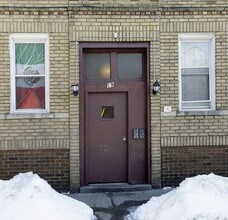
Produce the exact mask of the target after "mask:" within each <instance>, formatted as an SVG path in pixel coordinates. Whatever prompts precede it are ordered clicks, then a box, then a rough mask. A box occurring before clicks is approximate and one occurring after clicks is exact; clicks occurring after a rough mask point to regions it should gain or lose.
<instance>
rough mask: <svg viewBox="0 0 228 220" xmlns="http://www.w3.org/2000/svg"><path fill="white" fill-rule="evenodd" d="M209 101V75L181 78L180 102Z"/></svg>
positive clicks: (184, 76)
mask: <svg viewBox="0 0 228 220" xmlns="http://www.w3.org/2000/svg"><path fill="white" fill-rule="evenodd" d="M209 99H210V97H209V75H183V76H182V101H200V100H209Z"/></svg>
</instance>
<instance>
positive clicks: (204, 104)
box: [182, 102, 210, 109]
mask: <svg viewBox="0 0 228 220" xmlns="http://www.w3.org/2000/svg"><path fill="white" fill-rule="evenodd" d="M182 108H185V109H199V108H201V109H202V108H204V109H207V108H210V102H192V103H182Z"/></svg>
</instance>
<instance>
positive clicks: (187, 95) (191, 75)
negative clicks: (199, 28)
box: [179, 33, 215, 111]
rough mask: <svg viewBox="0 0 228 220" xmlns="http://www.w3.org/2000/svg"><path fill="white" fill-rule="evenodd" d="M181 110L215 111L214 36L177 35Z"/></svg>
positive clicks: (196, 34) (197, 34)
mask: <svg viewBox="0 0 228 220" xmlns="http://www.w3.org/2000/svg"><path fill="white" fill-rule="evenodd" d="M179 77H180V85H179V88H180V90H179V94H180V110H182V111H192V110H195V111H198V110H215V39H214V34H210V33H209V34H199V33H194V34H193V33H192V34H189V33H188V34H180V35H179Z"/></svg>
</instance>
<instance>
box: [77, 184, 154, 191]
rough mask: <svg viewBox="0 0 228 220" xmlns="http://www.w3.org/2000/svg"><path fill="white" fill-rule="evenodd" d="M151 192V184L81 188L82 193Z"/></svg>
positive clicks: (100, 185)
mask: <svg viewBox="0 0 228 220" xmlns="http://www.w3.org/2000/svg"><path fill="white" fill-rule="evenodd" d="M147 190H151V185H150V184H128V183H99V184H89V185H88V186H83V187H80V193H102V192H134V191H147Z"/></svg>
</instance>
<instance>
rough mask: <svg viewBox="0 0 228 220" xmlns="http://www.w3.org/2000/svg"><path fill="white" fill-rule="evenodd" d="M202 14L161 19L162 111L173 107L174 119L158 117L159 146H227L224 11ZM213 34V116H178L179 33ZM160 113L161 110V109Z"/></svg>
mask: <svg viewBox="0 0 228 220" xmlns="http://www.w3.org/2000/svg"><path fill="white" fill-rule="evenodd" d="M222 13H223V15H222V16H221V15H220V12H219V13H218V11H214V13H211V12H208V11H203V12H202V13H200V14H196V15H192V14H191V15H187V14H186V15H185V16H183V15H173V14H172V15H168V14H166V15H165V16H163V17H162V18H161V21H162V22H161V41H160V44H161V46H160V47H161V52H160V54H161V60H162V61H161V62H162V65H161V72H162V75H161V108H163V107H164V106H166V105H168V106H171V107H172V111H173V113H174V115H171V114H170V115H169V116H167V115H166V114H165V113H163V112H162V113H161V114H162V117H161V145H162V146H211V145H227V144H228V138H227V132H228V128H227V126H226V124H227V120H228V115H227V109H228V105H227V103H228V97H227V96H226V93H227V92H226V91H227V85H226V84H227V83H226V82H227V80H228V78H227V65H228V64H227V58H228V50H227V40H228V38H227V34H226V32H227V20H228V16H227V15H226V11H223V12H222ZM202 32H203V33H214V34H215V43H216V46H215V48H216V57H215V61H216V66H215V78H216V112H212V113H211V114H210V113H203V112H201V113H200V112H197V113H192V114H188V115H187V113H186V114H184V113H179V112H178V111H179V109H178V108H179V95H178V86H179V84H178V75H179V73H178V33H202ZM162 110H163V109H162Z"/></svg>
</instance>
